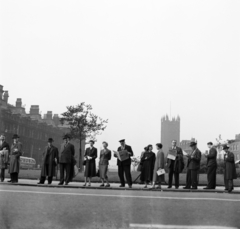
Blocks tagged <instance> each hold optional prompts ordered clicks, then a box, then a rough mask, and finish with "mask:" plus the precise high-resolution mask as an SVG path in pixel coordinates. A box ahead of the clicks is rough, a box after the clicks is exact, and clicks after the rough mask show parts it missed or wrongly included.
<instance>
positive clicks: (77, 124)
mask: <svg viewBox="0 0 240 229" xmlns="http://www.w3.org/2000/svg"><path fill="white" fill-rule="evenodd" d="M60 122H61V123H62V125H63V124H66V125H68V126H69V128H70V133H69V134H70V135H71V137H72V138H73V139H78V140H79V141H80V148H79V161H78V164H79V167H80V169H82V163H81V162H82V161H81V158H82V140H86V139H88V140H95V139H96V136H97V135H99V134H101V133H102V131H104V130H105V129H106V127H107V123H108V120H107V119H106V120H104V119H102V118H100V117H98V116H97V115H95V114H93V113H92V106H91V105H89V104H85V102H82V103H80V104H79V105H76V106H68V107H67V111H66V112H64V113H63V114H62V117H61V118H60Z"/></svg>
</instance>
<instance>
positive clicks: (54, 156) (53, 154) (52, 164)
mask: <svg viewBox="0 0 240 229" xmlns="http://www.w3.org/2000/svg"><path fill="white" fill-rule="evenodd" d="M48 153H49V156H48V164H47V161H46V159H47V154H48ZM56 161H57V162H56ZM58 162H59V158H58V149H57V147H55V146H51V148H50V149H49V152H48V146H46V147H45V149H44V152H43V155H42V170H41V176H42V177H46V176H49V177H54V176H56V166H57V163H58ZM46 166H48V174H47V169H46Z"/></svg>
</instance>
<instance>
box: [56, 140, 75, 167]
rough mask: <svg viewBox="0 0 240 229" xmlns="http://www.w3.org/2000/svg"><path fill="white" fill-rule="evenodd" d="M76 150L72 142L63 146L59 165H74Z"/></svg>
mask: <svg viewBox="0 0 240 229" xmlns="http://www.w3.org/2000/svg"><path fill="white" fill-rule="evenodd" d="M74 154H75V148H74V145H73V144H71V143H70V142H69V143H67V144H64V143H63V144H62V145H61V151H60V155H59V163H63V164H72V162H73V160H74Z"/></svg>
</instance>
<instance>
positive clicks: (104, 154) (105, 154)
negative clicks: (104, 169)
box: [99, 149, 112, 165]
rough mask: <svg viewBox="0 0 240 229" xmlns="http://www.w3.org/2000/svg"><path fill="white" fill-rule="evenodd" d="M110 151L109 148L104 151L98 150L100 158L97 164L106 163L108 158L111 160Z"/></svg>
mask: <svg viewBox="0 0 240 229" xmlns="http://www.w3.org/2000/svg"><path fill="white" fill-rule="evenodd" d="M111 157H112V153H111V150H109V149H108V150H107V151H106V152H105V151H104V150H101V152H100V160H99V165H108V164H109V162H108V161H109V160H111Z"/></svg>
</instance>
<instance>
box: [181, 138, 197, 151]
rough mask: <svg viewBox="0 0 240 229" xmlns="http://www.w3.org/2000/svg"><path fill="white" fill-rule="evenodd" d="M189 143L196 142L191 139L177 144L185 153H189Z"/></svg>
mask: <svg viewBox="0 0 240 229" xmlns="http://www.w3.org/2000/svg"><path fill="white" fill-rule="evenodd" d="M190 142H196V139H195V138H192V139H191V140H182V141H181V142H180V143H179V147H181V148H182V150H184V151H185V152H186V153H191V152H192V149H191V147H190Z"/></svg>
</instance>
